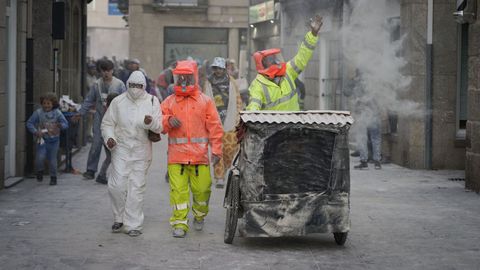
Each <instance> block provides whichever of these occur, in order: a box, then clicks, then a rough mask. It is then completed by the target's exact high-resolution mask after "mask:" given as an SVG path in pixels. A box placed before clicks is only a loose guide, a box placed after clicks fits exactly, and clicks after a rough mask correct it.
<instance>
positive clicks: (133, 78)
mask: <svg viewBox="0 0 480 270" xmlns="http://www.w3.org/2000/svg"><path fill="white" fill-rule="evenodd" d="M131 84H132V85H141V86H142V87H141V88H140V87H138V86H137V87H132V86H131ZM146 86H147V82H146V80H145V75H143V73H142V72H141V71H134V72H132V74H130V77H128V80H127V85H126V87H127V92H128V95H129V97H130V98H132V99H134V100H136V99H138V98H140V97H142V96H143V95H145V94H147V92H146V91H145V88H146Z"/></svg>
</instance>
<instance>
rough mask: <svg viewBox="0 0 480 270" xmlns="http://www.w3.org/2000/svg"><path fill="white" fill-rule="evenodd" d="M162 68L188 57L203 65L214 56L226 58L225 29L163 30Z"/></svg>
mask: <svg viewBox="0 0 480 270" xmlns="http://www.w3.org/2000/svg"><path fill="white" fill-rule="evenodd" d="M164 53H165V55H164V59H165V61H164V63H163V64H164V66H167V65H168V64H169V63H170V62H172V61H177V60H183V59H187V58H188V57H191V58H193V59H194V60H197V61H198V62H200V63H203V61H204V60H211V59H213V58H214V57H216V56H221V57H227V56H228V29H226V28H185V27H167V28H165V51H164Z"/></svg>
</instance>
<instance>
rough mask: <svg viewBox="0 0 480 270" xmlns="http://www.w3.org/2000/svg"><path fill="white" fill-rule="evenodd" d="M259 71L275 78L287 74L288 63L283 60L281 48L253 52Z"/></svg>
mask: <svg viewBox="0 0 480 270" xmlns="http://www.w3.org/2000/svg"><path fill="white" fill-rule="evenodd" d="M253 58H254V59H255V66H256V68H257V72H258V73H259V74H262V75H264V76H267V77H269V78H270V79H273V78H275V77H277V76H285V72H286V69H287V65H286V64H285V62H284V61H283V58H282V55H281V50H280V49H278V48H273V49H268V50H263V51H258V52H255V53H254V54H253Z"/></svg>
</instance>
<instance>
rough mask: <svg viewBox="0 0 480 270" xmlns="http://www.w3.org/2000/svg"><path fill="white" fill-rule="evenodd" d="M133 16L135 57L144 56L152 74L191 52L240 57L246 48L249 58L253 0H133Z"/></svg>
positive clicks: (144, 65) (143, 63) (203, 56)
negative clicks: (247, 30) (249, 34)
mask: <svg viewBox="0 0 480 270" xmlns="http://www.w3.org/2000/svg"><path fill="white" fill-rule="evenodd" d="M128 21H129V28H130V43H129V44H130V57H131V58H138V59H139V60H140V61H141V66H142V68H144V69H145V70H146V71H147V73H148V74H149V75H150V76H151V77H152V78H156V76H158V74H159V73H160V72H161V71H162V70H163V69H164V68H165V65H167V64H169V63H170V62H172V61H174V60H180V59H185V58H187V57H188V56H190V57H192V58H194V59H196V60H198V61H199V62H203V61H204V60H211V58H213V57H214V56H222V57H225V58H232V59H235V60H236V61H237V63H239V60H241V59H240V55H241V54H242V55H243V57H244V58H246V55H245V49H244V47H245V46H244V45H243V43H245V42H246V29H247V25H248V1H247V0H240V1H235V0H227V1H220V0H209V1H206V0H198V1H191V0H190V1H185V0H184V1H180V0H178V1H173V0H169V1H162V0H138V1H130V2H129V15H128ZM209 58H210V59H209ZM240 62H245V61H243V60H242V61H240Z"/></svg>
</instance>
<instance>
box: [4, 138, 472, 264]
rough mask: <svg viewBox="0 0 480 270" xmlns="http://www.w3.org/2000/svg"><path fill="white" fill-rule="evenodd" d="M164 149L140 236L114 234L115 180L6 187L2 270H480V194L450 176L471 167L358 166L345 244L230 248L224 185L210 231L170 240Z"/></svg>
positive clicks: (307, 241)
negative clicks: (110, 184)
mask: <svg viewBox="0 0 480 270" xmlns="http://www.w3.org/2000/svg"><path fill="white" fill-rule="evenodd" d="M165 148H166V144H165V140H163V141H162V142H161V143H158V144H156V145H155V155H154V161H153V165H152V167H151V169H150V172H149V176H148V183H147V194H146V199H145V224H144V234H143V235H141V236H140V237H137V238H132V237H129V236H127V235H125V234H112V233H110V226H111V224H112V213H111V210H110V202H109V198H108V195H107V189H106V186H104V185H99V184H96V183H95V182H94V181H86V180H82V177H81V176H80V175H71V174H63V175H60V176H59V184H58V185H57V186H53V187H52V186H49V185H48V180H49V179H48V178H47V179H45V180H44V182H42V183H37V182H36V180H35V179H26V180H24V181H23V182H21V183H20V184H18V185H16V186H14V187H12V188H10V189H7V190H2V191H0V228H1V229H2V232H1V233H0V269H62V270H63V269H117V270H120V269H258V270H260V269H265V270H266V269H422V270H427V269H432V270H433V269H435V270H438V269H480V196H479V195H478V194H476V193H473V192H468V191H465V190H464V182H462V181H450V180H449V178H461V177H463V171H413V170H408V169H405V168H402V167H399V166H396V165H384V167H383V170H374V169H373V168H372V167H373V166H370V169H369V170H362V171H358V170H352V171H351V178H352V188H351V220H352V225H351V231H350V233H349V236H348V240H347V243H346V244H345V246H343V247H340V246H337V245H336V244H335V242H334V240H333V236H332V235H331V234H317V235H310V236H307V237H290V238H247V239H244V238H238V237H236V238H235V239H234V242H233V245H226V244H224V243H223V230H224V222H225V210H224V209H223V207H222V202H223V194H224V190H218V189H213V192H212V199H211V212H210V215H209V216H208V219H207V221H206V226H205V229H204V231H202V232H196V231H193V230H192V231H191V232H190V233H189V234H188V236H187V238H185V239H175V238H173V237H172V236H171V232H170V228H169V225H168V218H169V215H170V211H171V208H170V206H169V204H168V190H169V187H168V184H167V183H165V181H164V174H165V171H166V161H165V160H166V159H165ZM87 153H88V147H85V148H84V149H82V150H81V151H80V152H79V153H78V154H77V155H75V157H74V163H73V165H74V167H75V168H77V169H80V170H82V171H83V170H84V168H85V164H86V156H87ZM353 161H355V162H356V161H358V160H356V159H354V160H353ZM353 161H352V163H353Z"/></svg>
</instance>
